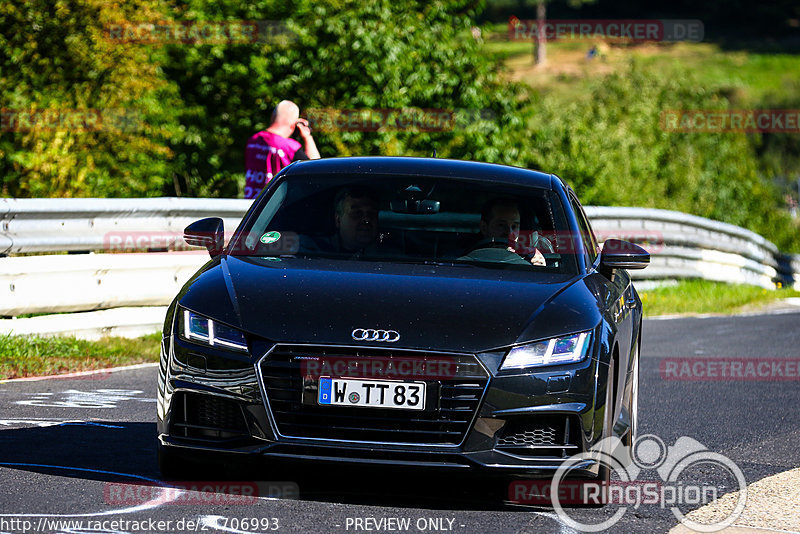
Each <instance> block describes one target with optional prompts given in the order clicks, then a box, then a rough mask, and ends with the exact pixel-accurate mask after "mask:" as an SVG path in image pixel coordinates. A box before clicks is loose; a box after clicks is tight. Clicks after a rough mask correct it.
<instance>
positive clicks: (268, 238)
mask: <svg viewBox="0 0 800 534" xmlns="http://www.w3.org/2000/svg"><path fill="white" fill-rule="evenodd" d="M280 238H281V233H280V232H267V233H266V234H264V235H262V236H261V242H262V243H264V244H265V245H269V244H270V243H274V242H275V241H277V240H278V239H280Z"/></svg>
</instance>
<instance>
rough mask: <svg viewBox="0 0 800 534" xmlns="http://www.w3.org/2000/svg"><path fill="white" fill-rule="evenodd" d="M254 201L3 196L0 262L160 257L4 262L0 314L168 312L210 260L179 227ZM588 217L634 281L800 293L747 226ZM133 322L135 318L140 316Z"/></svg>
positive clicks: (790, 259) (603, 211)
mask: <svg viewBox="0 0 800 534" xmlns="http://www.w3.org/2000/svg"><path fill="white" fill-rule="evenodd" d="M251 202H252V201H251V200H239V199H185V198H149V199H0V256H7V255H9V254H31V253H34V254H36V253H46V252H65V251H67V252H69V251H106V252H109V251H117V252H119V251H124V250H131V249H135V250H156V251H161V252H162V253H153V252H151V253H140V254H103V253H99V254H98V253H91V254H55V255H52V254H51V255H38V256H10V257H0V316H17V315H21V314H39V313H56V312H73V311H90V310H102V309H113V308H120V307H131V306H164V305H166V304H168V303H169V302H170V301H171V300H172V298H173V297H174V295H175V294H176V293H177V292H178V290H179V289H180V288H181V287H182V286H183V284H184V283H185V282H186V280H188V278H189V277H190V276H191V275H192V274H193V273H194V272H195V271H196V270H197V269H198V268H199V267H200V266H201V265H203V263H205V262H206V261H208V256H207V254H206V253H205V251H199V250H197V251H194V252H183V253H182V252H169V253H166V252H163V251H165V250H173V249H178V250H181V249H186V248H187V246H186V244H185V242H183V239H182V233H183V228H184V227H185V226H186V225H188V224H189V223H191V222H192V221H194V220H196V219H200V218H203V217H211V216H218V217H222V218H223V219H224V221H225V226H226V230H228V231H231V230H233V229H234V228H235V227H236V226H237V225H238V223H239V221H240V220H241V217H242V216H243V215H244V213H245V212H246V211H247V209H248V208H249V207H250V205H251ZM586 212H587V215H588V216H589V218H590V219H591V222H592V225H593V228H594V230H595V232H596V233H597V234H598V238H599V239H600V240H601V241H603V240H604V239H607V238H611V237H616V238H619V239H626V240H629V241H633V242H636V243H640V244H642V245H643V246H644V247H645V248H647V249H648V250H649V251H650V252H651V265H650V267H648V268H647V269H645V270H643V271H633V272H632V275H633V276H634V278H635V279H638V280H643V279H646V280H659V279H677V278H704V279H707V280H716V281H725V282H735V283H748V284H753V285H757V286H761V287H765V288H775V287H776V283H778V282H780V283H781V284H783V285H793V286H795V287H797V288H798V289H800V256H787V255H784V254H781V253H780V251H778V249H777V247H776V246H775V245H774V244H772V243H771V242H769V241H768V240H767V239H765V238H764V237H762V236H760V235H758V234H755V233H753V232H751V231H749V230H746V229H743V228H740V227H737V226H734V225H730V224H725V223H721V222H717V221H712V220H709V219H704V218H702V217H696V216H693V215H687V214H684V213H680V212H675V211H668V210H659V209H648V208H621V207H619V208H618V207H597V206H588V207H587V208H586ZM158 315H159V314H155V316H154V317H156V320H155V321H154V323H153V324H154V325H156V324H157V319H158V317H157V316H158ZM64 317H68V316H64ZM30 319H31V320H30V321H28V323H26V325H27V326H26V327H25V328H26V329H35V328H37V327H36V326H35V325H34V326H31V325H32V324H33V323H37V321H33V319H37V320H38V319H40V318H37V317H34V318H30ZM26 320H27V319H26ZM65 320H66V319H65ZM16 321H17V322H16V323H15V324H16V325H17V327H19V326H20V325H21V323H19V322H18V321H19V320H16ZM136 321H137V322H141V317H137V318H136ZM11 322H13V320H10V319H6V320H0V332H3V331H11V330H14V327H13V326H11ZM38 322H39V323H41V324H44V322H45V321H44V320H40V321H38ZM137 324H138V323H137ZM112 326H113V325H112ZM42 328H44V327H42ZM48 328H50V327H48ZM63 329H64V327H62V330H63Z"/></svg>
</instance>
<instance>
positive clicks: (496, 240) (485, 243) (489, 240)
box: [466, 237, 511, 254]
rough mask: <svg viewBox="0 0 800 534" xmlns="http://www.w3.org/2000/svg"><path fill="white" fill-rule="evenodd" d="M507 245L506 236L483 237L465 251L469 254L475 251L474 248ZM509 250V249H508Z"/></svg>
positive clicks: (505, 247) (506, 246)
mask: <svg viewBox="0 0 800 534" xmlns="http://www.w3.org/2000/svg"><path fill="white" fill-rule="evenodd" d="M508 247H509V244H508V238H507V237H505V238H500V237H485V238H483V239H481V240H480V241H478V242H477V243H475V244H474V245H472V246H471V247H470V248H469V249H468V250H467V252H466V254H469V253H471V252H475V251H476V250H480V249H482V248H504V249H507V248H508ZM509 252H511V251H509Z"/></svg>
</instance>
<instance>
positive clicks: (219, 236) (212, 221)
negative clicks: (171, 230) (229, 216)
mask: <svg viewBox="0 0 800 534" xmlns="http://www.w3.org/2000/svg"><path fill="white" fill-rule="evenodd" d="M183 240H184V241H186V243H187V244H188V245H192V246H195V247H206V249H208V253H209V254H210V255H211V257H212V258H213V257H214V256H219V255H220V254H222V249H223V248H224V245H225V223H223V222H222V219H220V218H219V217H207V218H205V219H200V220H199V221H195V222H193V223H192V224H190V225H189V226H187V227H186V228H185V229H184V230H183Z"/></svg>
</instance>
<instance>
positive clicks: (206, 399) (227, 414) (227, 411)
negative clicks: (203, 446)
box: [171, 392, 250, 440]
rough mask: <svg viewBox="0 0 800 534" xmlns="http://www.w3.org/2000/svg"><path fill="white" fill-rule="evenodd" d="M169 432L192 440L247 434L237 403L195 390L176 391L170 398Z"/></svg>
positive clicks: (229, 437) (228, 437) (245, 435)
mask: <svg viewBox="0 0 800 534" xmlns="http://www.w3.org/2000/svg"><path fill="white" fill-rule="evenodd" d="M173 404H174V407H173V410H172V413H173V420H172V422H171V424H172V428H173V431H172V433H173V434H175V435H177V436H182V437H187V438H195V439H212V440H218V439H231V438H236V437H249V436H250V433H249V431H248V427H247V422H246V421H245V418H244V415H243V413H242V409H241V407H240V406H239V403H238V402H236V401H234V400H231V399H224V398H220V397H216V396H214V395H205V394H199V393H185V392H179V393H176V394H175V399H174V400H173Z"/></svg>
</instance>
